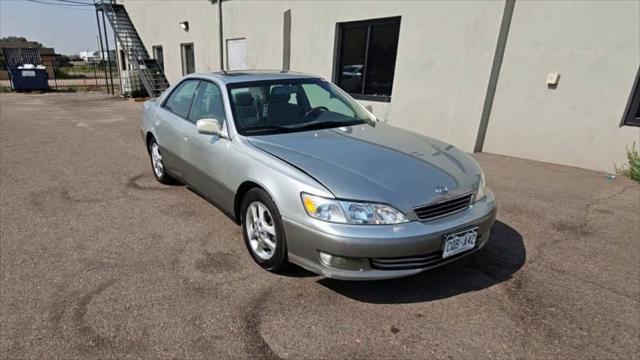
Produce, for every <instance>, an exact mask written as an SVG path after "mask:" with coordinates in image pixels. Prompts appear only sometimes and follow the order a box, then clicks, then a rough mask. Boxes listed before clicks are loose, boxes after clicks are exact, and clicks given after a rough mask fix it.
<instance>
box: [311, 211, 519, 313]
mask: <svg viewBox="0 0 640 360" xmlns="http://www.w3.org/2000/svg"><path fill="white" fill-rule="evenodd" d="M525 260H526V249H525V247H524V243H523V241H522V235H520V233H519V232H518V231H517V230H515V229H514V228H512V227H510V226H509V225H507V224H505V223H503V222H500V221H496V223H495V224H494V225H493V227H492V228H491V238H490V239H489V242H488V243H487V245H486V246H485V247H484V248H483V249H482V250H479V251H477V252H475V253H474V254H471V255H469V256H467V257H464V258H462V259H460V260H458V261H454V262H452V263H449V264H447V265H444V266H441V267H439V268H436V269H433V270H429V271H426V272H423V273H420V274H417V275H414V276H411V277H406V278H400V279H393V280H380V281H355V282H351V281H340V280H335V279H329V278H323V279H321V280H318V281H317V282H318V283H319V284H320V285H322V286H325V287H326V288H328V289H331V290H333V291H335V292H337V293H339V294H341V295H344V296H346V297H348V298H351V299H354V300H358V301H362V302H367V303H374V304H402V303H417V302H424V301H432V300H439V299H444V298H448V297H452V296H456V295H459V294H463V293H466V292H470V291H477V290H482V289H485V288H488V287H490V286H493V285H495V284H499V283H501V282H503V281H506V280H509V279H510V278H511V277H512V275H513V274H514V273H515V272H517V271H518V270H519V269H520V268H521V267H522V266H523V265H524V263H525Z"/></svg>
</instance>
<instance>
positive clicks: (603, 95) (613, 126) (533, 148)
mask: <svg viewBox="0 0 640 360" xmlns="http://www.w3.org/2000/svg"><path fill="white" fill-rule="evenodd" d="M639 65H640V2H638V1H517V2H516V5H515V9H514V13H513V19H512V23H511V30H510V32H509V38H508V41H507V46H506V50H505V55H504V60H503V64H502V71H501V72H500V80H499V82H498V86H497V89H496V95H495V100H494V104H493V109H492V112H491V117H490V119H489V127H488V130H487V137H486V141H485V146H484V151H486V152H490V153H497V154H504V155H511V156H517V157H523V158H528V159H535V160H540V161H546V162H552V163H559V164H565V165H573V166H578V167H582V168H588V169H595V170H601V171H612V170H613V165H614V164H622V163H624V161H625V145H626V144H630V143H631V142H633V141H636V142H640V129H639V128H638V127H628V126H623V127H620V126H619V125H620V121H621V119H622V116H623V112H624V109H625V105H626V103H627V100H628V99H629V95H630V93H631V87H632V86H633V81H634V78H635V76H636V72H637V71H638V66H639ZM549 72H559V73H560V74H561V78H560V82H559V84H558V86H557V88H556V89H548V88H547V85H546V84H545V78H546V75H547V73H549Z"/></svg>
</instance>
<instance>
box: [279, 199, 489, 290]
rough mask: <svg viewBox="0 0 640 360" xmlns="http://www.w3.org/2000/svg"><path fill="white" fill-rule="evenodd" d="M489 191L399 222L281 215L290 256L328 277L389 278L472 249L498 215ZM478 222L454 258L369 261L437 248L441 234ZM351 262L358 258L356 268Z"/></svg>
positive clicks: (480, 243)
mask: <svg viewBox="0 0 640 360" xmlns="http://www.w3.org/2000/svg"><path fill="white" fill-rule="evenodd" d="M496 212H497V207H496V201H495V197H494V195H493V193H492V192H491V191H488V193H487V196H486V197H485V198H484V199H482V200H480V201H478V202H476V203H474V204H473V205H472V206H471V207H470V208H469V209H467V210H465V211H462V212H459V213H456V214H452V215H450V216H446V217H443V218H440V219H436V220H432V221H427V222H420V221H412V222H408V223H404V224H398V225H349V224H332V223H327V222H323V221H318V220H315V219H311V218H309V221H308V222H305V223H301V222H298V221H296V220H292V219H289V218H285V217H283V225H284V230H285V234H286V237H287V247H288V255H289V260H290V261H291V262H293V263H294V264H297V265H299V266H301V267H303V268H305V269H307V270H310V271H312V272H315V273H317V274H321V275H323V276H326V277H329V278H336V279H343V280H379V279H392V278H398V277H403V276H409V275H413V274H417V273H420V272H423V271H426V270H429V269H432V268H434V267H437V266H440V265H444V264H446V263H449V262H451V261H454V260H456V259H459V258H460V257H463V256H465V255H468V254H471V253H473V252H475V251H477V250H479V249H481V248H482V247H484V245H485V244H486V243H487V241H488V240H489V234H490V231H491V226H492V225H493V223H494V221H495V219H496ZM475 227H477V228H478V240H477V245H476V247H475V248H474V249H472V250H470V251H467V252H465V253H463V254H459V255H457V256H454V257H452V258H447V259H440V260H439V261H436V262H432V263H429V265H426V266H424V267H420V268H412V269H400V270H395V269H394V270H380V269H376V268H374V267H373V266H372V265H371V259H372V258H379V259H388V258H402V257H413V256H424V255H428V254H435V253H437V252H439V251H441V250H442V241H443V239H444V236H445V235H447V234H451V233H456V232H459V231H462V230H465V229H471V228H475ZM319 252H324V253H327V254H331V255H335V256H340V257H345V258H348V259H349V262H350V263H351V266H350V267H349V269H352V270H347V269H344V268H339V267H330V266H326V265H325V264H323V263H322V262H321V261H320V256H319ZM353 264H356V266H355V268H354V267H353Z"/></svg>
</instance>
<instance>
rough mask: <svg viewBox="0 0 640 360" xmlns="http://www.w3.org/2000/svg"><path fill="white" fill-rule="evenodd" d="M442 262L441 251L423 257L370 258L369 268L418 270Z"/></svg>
mask: <svg viewBox="0 0 640 360" xmlns="http://www.w3.org/2000/svg"><path fill="white" fill-rule="evenodd" d="M441 261H442V251H438V252H435V253H431V254H428V255H424V256H407V257H398V258H371V267H372V268H374V269H378V270H406V269H420V268H425V267H428V266H430V265H436V264H438V263H439V262H441Z"/></svg>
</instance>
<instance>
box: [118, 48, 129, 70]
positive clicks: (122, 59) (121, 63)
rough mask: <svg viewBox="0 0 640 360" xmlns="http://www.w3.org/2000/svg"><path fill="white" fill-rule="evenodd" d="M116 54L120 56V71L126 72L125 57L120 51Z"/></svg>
mask: <svg viewBox="0 0 640 360" xmlns="http://www.w3.org/2000/svg"><path fill="white" fill-rule="evenodd" d="M118 54H120V59H119V60H120V70H122V71H124V70H127V56H126V55H125V53H124V50H120V52H119V53H118Z"/></svg>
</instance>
